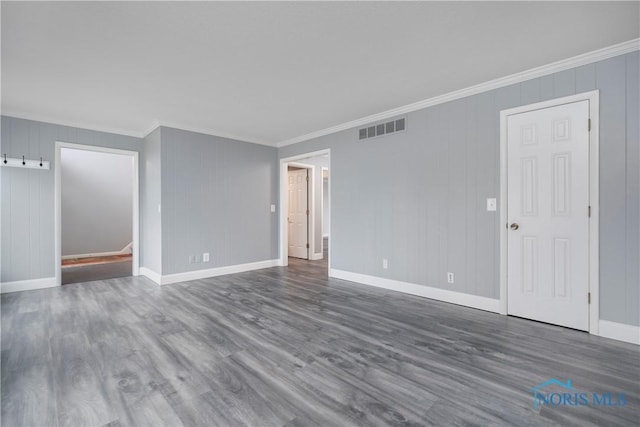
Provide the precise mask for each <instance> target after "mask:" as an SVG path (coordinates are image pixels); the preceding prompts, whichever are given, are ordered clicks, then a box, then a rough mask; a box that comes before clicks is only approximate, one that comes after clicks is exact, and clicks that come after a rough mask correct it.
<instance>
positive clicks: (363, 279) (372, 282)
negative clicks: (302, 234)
mask: <svg viewBox="0 0 640 427" xmlns="http://www.w3.org/2000/svg"><path fill="white" fill-rule="evenodd" d="M329 276H330V277H335V278H337V279H342V280H348V281H350V282H356V283H361V284H363V285H369V286H375V287H377V288H384V289H390V290H392V291H397V292H403V293H405V294H411V295H417V296H420V297H425V298H431V299H434V300H438V301H444V302H448V303H451V304H458V305H463V306H465V307H471V308H477V309H479V310H485V311H491V312H494V313H497V312H498V311H499V306H500V301H499V300H497V299H493V298H487V297H481V296H478V295H471V294H465V293H462V292H455V291H450V290H447V289H440V288H434V287H431V286H423V285H417V284H415V283H407V282H401V281H398V280H392V279H385V278H383V277H376V276H369V275H366V274H360V273H352V272H350V271H344V270H336V269H331V270H329Z"/></svg>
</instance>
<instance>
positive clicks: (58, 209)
mask: <svg viewBox="0 0 640 427" xmlns="http://www.w3.org/2000/svg"><path fill="white" fill-rule="evenodd" d="M63 148H71V149H75V150H85V151H95V152H98V153H110V154H120V155H125V156H130V157H132V158H133V219H132V221H133V223H132V232H133V236H132V238H133V246H132V248H131V262H132V271H131V275H132V276H138V275H139V274H140V258H139V257H140V228H139V225H140V206H139V192H140V188H139V186H140V183H139V178H138V156H139V153H138V152H137V151H128V150H119V149H116V148H108V147H98V146H94V145H82V144H74V143H70V142H62V141H56V152H55V166H54V176H55V179H54V180H55V185H54V199H55V210H54V227H55V251H54V253H55V266H56V285H57V286H60V285H61V284H62V265H61V260H62V165H61V163H60V157H61V153H62V149H63Z"/></svg>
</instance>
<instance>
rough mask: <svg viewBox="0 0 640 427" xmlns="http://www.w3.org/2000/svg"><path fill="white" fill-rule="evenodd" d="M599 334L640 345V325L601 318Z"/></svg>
mask: <svg viewBox="0 0 640 427" xmlns="http://www.w3.org/2000/svg"><path fill="white" fill-rule="evenodd" d="M598 335H600V336H601V337H604V338H611V339H613V340H618V341H624V342H628V343H631V344H639V345H640V326H633V325H625V324H624V323H617V322H610V321H608V320H600V322H599V330H598Z"/></svg>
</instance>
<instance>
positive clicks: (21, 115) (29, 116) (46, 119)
mask: <svg viewBox="0 0 640 427" xmlns="http://www.w3.org/2000/svg"><path fill="white" fill-rule="evenodd" d="M2 115H3V116H6V117H14V118H16V119H22V120H32V121H34V122H42V123H49V124H52V125H58V126H69V127H74V128H78V129H87V130H92V131H96V132H105V133H114V134H116V135H124V136H132V137H134V138H143V137H144V134H143V133H142V132H140V131H137V130H132V129H123V128H118V127H113V126H103V125H98V124H95V123H87V122H82V121H76V120H63V119H59V118H54V117H51V116H47V115H43V114H37V113H27V112H23V111H15V110H8V111H7V110H6V109H3V110H2Z"/></svg>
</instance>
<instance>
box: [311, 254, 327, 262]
mask: <svg viewBox="0 0 640 427" xmlns="http://www.w3.org/2000/svg"><path fill="white" fill-rule="evenodd" d="M322 258H324V255H322V254H321V253H320V254H311V256H310V257H309V260H311V261H317V260H319V259H322Z"/></svg>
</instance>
